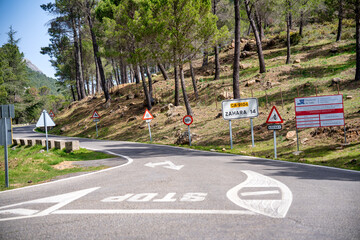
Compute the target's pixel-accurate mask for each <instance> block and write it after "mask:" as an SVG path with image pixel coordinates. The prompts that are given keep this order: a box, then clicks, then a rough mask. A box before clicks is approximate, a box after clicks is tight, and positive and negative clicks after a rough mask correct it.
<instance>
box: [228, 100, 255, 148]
mask: <svg viewBox="0 0 360 240" xmlns="http://www.w3.org/2000/svg"><path fill="white" fill-rule="evenodd" d="M221 108H222V116H223V119H224V120H228V121H229V129H230V145H231V149H232V148H233V141H232V129H231V120H233V119H240V118H250V125H251V142H252V146H253V147H254V146H255V143H254V128H253V118H254V117H257V116H259V111H258V108H259V104H258V99H257V98H240V99H232V100H225V101H222V103H221Z"/></svg>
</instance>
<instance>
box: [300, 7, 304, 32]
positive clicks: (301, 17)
mask: <svg viewBox="0 0 360 240" xmlns="http://www.w3.org/2000/svg"><path fill="white" fill-rule="evenodd" d="M303 26H304V11H302V10H301V12H300V26H299V35H300V36H301V37H302V36H303Z"/></svg>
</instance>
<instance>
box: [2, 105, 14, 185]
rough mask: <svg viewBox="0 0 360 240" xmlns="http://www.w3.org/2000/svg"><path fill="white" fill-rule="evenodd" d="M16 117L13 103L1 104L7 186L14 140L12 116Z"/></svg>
mask: <svg viewBox="0 0 360 240" xmlns="http://www.w3.org/2000/svg"><path fill="white" fill-rule="evenodd" d="M14 117H15V108H14V105H13V104H10V105H1V106H0V126H1V127H0V128H1V129H0V131H2V130H3V134H1V137H0V143H1V144H0V145H3V146H4V160H5V186H6V187H7V188H8V187H9V186H10V185H9V159H8V158H9V153H8V145H9V144H11V142H12V133H11V118H14Z"/></svg>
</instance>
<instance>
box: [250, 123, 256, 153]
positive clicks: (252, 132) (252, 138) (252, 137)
mask: <svg viewBox="0 0 360 240" xmlns="http://www.w3.org/2000/svg"><path fill="white" fill-rule="evenodd" d="M250 126H251V143H252V147H255V141H254V125H253V119H252V118H250Z"/></svg>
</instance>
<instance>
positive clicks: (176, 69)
mask: <svg viewBox="0 0 360 240" xmlns="http://www.w3.org/2000/svg"><path fill="white" fill-rule="evenodd" d="M174 75H175V76H174V79H175V102H174V105H175V106H179V105H180V99H179V73H178V68H177V66H176V64H175V67H174Z"/></svg>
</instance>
